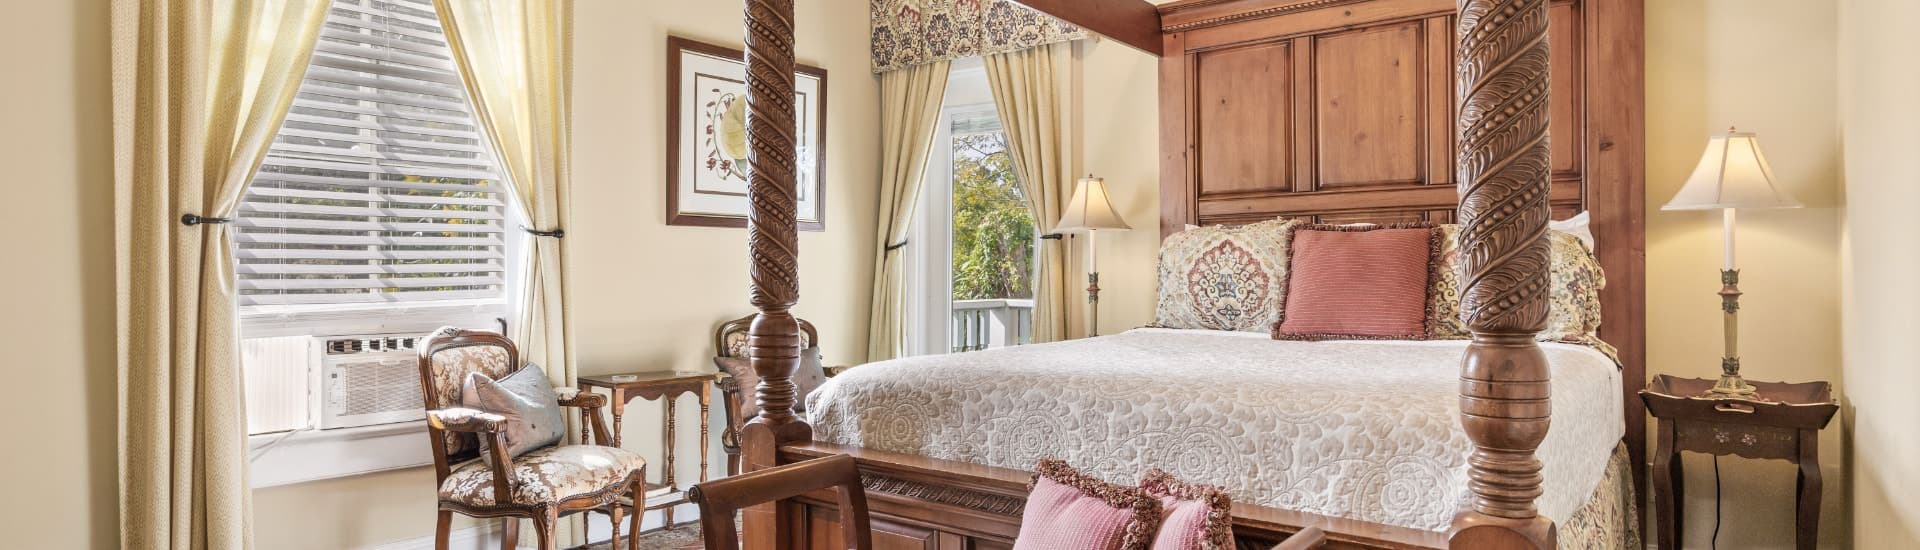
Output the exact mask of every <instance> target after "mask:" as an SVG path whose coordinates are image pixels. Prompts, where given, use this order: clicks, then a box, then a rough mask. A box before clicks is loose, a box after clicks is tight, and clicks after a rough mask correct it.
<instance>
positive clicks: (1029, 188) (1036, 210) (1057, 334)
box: [986, 44, 1073, 342]
mask: <svg viewBox="0 0 1920 550" xmlns="http://www.w3.org/2000/svg"><path fill="white" fill-rule="evenodd" d="M1070 47H1071V46H1070V45H1069V44H1052V45H1047V46H1040V47H1035V48H1028V49H1025V50H1020V51H1014V52H1007V53H998V54H992V55H988V56H986V68H987V86H988V87H990V88H992V89H993V106H994V109H995V110H996V111H998V112H999V115H1000V125H1001V126H1002V127H1004V128H1005V129H1006V133H1007V149H1008V151H1007V152H1008V153H1009V155H1010V156H1012V157H1013V165H1014V169H1015V172H1016V173H1017V174H1018V175H1019V177H1020V188H1021V190H1022V191H1024V192H1025V193H1026V195H1027V202H1028V208H1029V209H1030V210H1031V211H1032V212H1033V220H1034V223H1035V224H1036V225H1037V227H1035V229H1036V230H1037V231H1039V232H1041V233H1046V232H1048V231H1052V230H1053V226H1055V225H1057V224H1059V223H1060V209H1061V208H1062V207H1063V206H1064V205H1065V204H1066V201H1067V197H1068V195H1070V194H1071V193H1072V189H1071V188H1069V187H1067V186H1069V185H1072V184H1073V176H1072V170H1073V166H1072V165H1071V162H1072V159H1071V158H1070V157H1069V155H1070V153H1071V148H1070V147H1069V143H1070V142H1069V141H1068V140H1069V138H1070V136H1069V135H1068V128H1067V125H1066V121H1065V118H1066V112H1065V111H1066V109H1065V103H1064V102H1063V101H1062V100H1063V99H1064V98H1063V97H1062V90H1061V89H1060V88H1061V87H1062V86H1061V82H1060V74H1059V73H1058V72H1057V71H1058V70H1059V69H1058V68H1057V67H1056V65H1057V64H1058V62H1057V61H1056V60H1057V59H1058V58H1060V57H1062V56H1063V55H1064V54H1065V53H1066V50H1065V48H1070ZM1040 242H1041V243H1042V244H1041V245H1040V251H1039V253H1038V254H1037V255H1036V258H1035V259H1034V263H1036V264H1038V266H1037V267H1038V269H1037V272H1038V273H1037V274H1036V275H1035V277H1034V284H1033V294H1034V299H1033V304H1034V306H1033V307H1034V309H1033V341H1034V342H1051V341H1055V340H1062V339H1065V338H1067V312H1068V307H1069V306H1068V296H1069V293H1068V290H1067V289H1068V286H1067V264H1066V251H1065V250H1064V249H1063V247H1064V245H1063V244H1062V242H1063V241H1059V240H1041V241H1040Z"/></svg>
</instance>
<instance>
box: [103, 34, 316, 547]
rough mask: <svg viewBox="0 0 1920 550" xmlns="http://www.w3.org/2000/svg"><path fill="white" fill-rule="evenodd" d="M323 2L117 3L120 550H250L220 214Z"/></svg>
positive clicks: (269, 122)
mask: <svg viewBox="0 0 1920 550" xmlns="http://www.w3.org/2000/svg"><path fill="white" fill-rule="evenodd" d="M326 10H327V2H326V0H115V1H114V3H113V12H112V32H113V46H112V48H113V147H114V205H113V207H114V214H115V215H114V219H115V225H114V259H115V266H114V268H115V279H114V283H115V288H116V290H117V292H116V296H115V300H114V302H115V307H116V316H115V321H116V329H117V332H118V335H119V337H118V346H117V350H116V351H117V355H116V358H117V363H118V377H119V380H118V381H119V395H118V408H119V444H120V449H119V459H120V463H119V474H120V475H119V477H120V484H119V485H120V487H119V489H120V546H121V548H126V549H150V548H171V549H196V550H197V549H214V550H220V549H244V548H249V547H251V546H252V539H253V537H252V511H251V509H250V506H249V504H250V499H249V494H250V492H251V489H250V488H249V487H248V485H247V475H246V472H247V458H246V457H247V441H246V436H247V422H246V409H245V407H244V405H243V404H242V401H243V399H242V389H241V388H242V383H241V380H240V365H239V361H238V355H237V353H236V352H235V350H236V348H237V347H238V331H237V330H235V329H236V322H237V321H236V320H237V315H236V312H235V306H236V304H237V299H236V296H235V282H234V280H235V277H234V273H235V270H234V258H233V238H232V235H231V232H230V229H229V227H228V226H227V225H221V224H202V225H194V226H187V225H183V224H182V223H181V221H180V219H181V216H182V215H183V214H195V215H200V216H207V217H214V218H226V217H231V216H232V215H233V213H234V212H235V210H236V209H237V208H238V205H239V202H240V197H241V195H242V192H243V191H245V189H246V186H247V182H248V180H250V179H251V178H252V176H253V172H254V170H256V169H257V167H258V166H259V164H260V159H261V158H263V157H265V156H266V153H267V149H268V147H269V146H271V145H272V143H273V138H274V134H275V133H276V132H277V131H278V130H279V127H280V122H281V120H282V119H283V118H284V117H285V116H286V112H287V110H288V108H289V107H290V106H291V105H292V104H293V97H294V94H295V93H296V91H297V90H298V89H299V87H300V79H301V77H302V76H304V75H305V74H306V67H307V61H308V59H310V58H311V57H312V52H313V44H314V41H315V39H316V38H317V37H318V36H319V32H320V28H321V23H322V21H323V20H324V17H325V15H326Z"/></svg>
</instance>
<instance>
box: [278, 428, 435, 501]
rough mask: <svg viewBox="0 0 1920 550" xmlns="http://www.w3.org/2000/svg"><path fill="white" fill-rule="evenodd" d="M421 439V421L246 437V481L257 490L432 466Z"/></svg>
mask: <svg viewBox="0 0 1920 550" xmlns="http://www.w3.org/2000/svg"><path fill="white" fill-rule="evenodd" d="M426 434H427V423H426V421H424V420H421V421H415V422H400V423H395V424H382V425H378V426H365V427H360V428H341V429H334V430H323V431H322V430H310V431H302V432H295V433H294V434H292V435H287V434H285V433H273V434H262V435H255V436H249V437H248V438H247V450H248V451H249V452H250V453H251V454H252V455H257V458H255V459H253V461H252V464H251V468H252V471H251V475H250V476H249V478H250V481H251V482H252V484H253V488H255V489H260V488H265V487H277V486H281V485H291V484H295V483H305V482H309V481H320V480H324V479H334V478H340V477H347V476H354V475H360V474H368V473H373V472H381V471H386V470H397V469H401V468H413V467H417V466H425V465H429V464H433V451H432V449H431V447H430V446H429V445H428V442H427V439H426ZM282 437H284V438H285V439H283V440H282V439H281V438H282ZM275 440H280V442H279V443H277V444H275V443H273V442H274V441H275ZM269 445H271V448H268V446H269ZM262 449H265V450H264V451H262Z"/></svg>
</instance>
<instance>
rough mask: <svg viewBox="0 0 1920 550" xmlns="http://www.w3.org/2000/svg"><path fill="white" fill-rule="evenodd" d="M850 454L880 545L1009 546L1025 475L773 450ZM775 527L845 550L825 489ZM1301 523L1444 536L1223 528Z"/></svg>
mask: <svg viewBox="0 0 1920 550" xmlns="http://www.w3.org/2000/svg"><path fill="white" fill-rule="evenodd" d="M840 454H845V455H852V456H853V457H854V459H855V460H856V461H858V463H859V465H860V477H861V482H862V484H863V485H865V486H866V490H867V505H868V507H869V509H870V511H871V514H872V518H873V530H874V538H875V543H876V545H878V546H879V547H883V548H925V549H928V550H936V549H937V550H964V549H979V550H990V549H995V548H1011V547H1012V546H1013V538H1014V535H1016V534H1018V533H1019V531H1020V512H1021V510H1022V509H1023V507H1024V506H1025V504H1026V496H1027V484H1028V482H1029V481H1030V480H1031V479H1032V477H1033V473H1032V472H1027V471H1022V470H1014V469H1010V468H996V467H992V466H981V465H978V464H970V463H966V462H956V461H951V460H941V459H936V458H927V457H924V456H918V455H910V454H901V453H890V452H885V451H876V450H873V449H868V448H864V447H854V446H848V445H836V444H832V443H819V442H811V443H805V444H798V445H787V446H785V447H781V449H780V459H781V462H782V463H793V462H799V461H802V460H808V459H813V458H819V457H823V456H832V455H840ZM788 506H790V507H791V508H792V511H791V512H790V514H789V517H790V518H791V519H790V521H791V522H792V523H789V524H787V525H785V530H786V532H787V533H790V536H791V537H793V540H794V541H796V542H798V544H797V545H796V546H795V547H796V548H845V546H844V545H842V544H841V540H840V532H839V526H838V525H839V522H838V517H837V512H836V511H835V504H834V494H833V492H832V491H819V492H816V493H814V494H810V495H807V496H806V497H802V498H800V499H797V501H795V502H792V503H789V504H788ZM1308 527H1319V528H1320V529H1321V530H1322V531H1325V532H1326V533H1327V542H1326V544H1325V545H1324V546H1322V548H1332V549H1349V548H1352V549H1358V548H1387V549H1411V548H1446V547H1447V536H1446V534H1445V533H1437V532H1432V531H1421V530H1417V529H1408V528H1405V527H1396V526H1392V525H1384V524H1379V523H1372V522H1365V521H1357V520H1351V519H1344V518H1334V517H1327V516H1321V515H1316V514H1308V513H1303V512H1296V511H1292V510H1283V509H1279V508H1271V507H1266V506H1254V505H1251V504H1241V503H1234V505H1233V533H1234V537H1235V539H1236V540H1238V541H1240V543H1241V544H1242V545H1254V547H1256V548H1262V549H1264V548H1267V547H1269V546H1272V545H1274V544H1276V543H1279V542H1280V541H1282V540H1285V539H1286V538H1287V537H1288V536H1290V535H1292V534H1294V533H1297V532H1300V531H1301V530H1302V529H1306V528H1308Z"/></svg>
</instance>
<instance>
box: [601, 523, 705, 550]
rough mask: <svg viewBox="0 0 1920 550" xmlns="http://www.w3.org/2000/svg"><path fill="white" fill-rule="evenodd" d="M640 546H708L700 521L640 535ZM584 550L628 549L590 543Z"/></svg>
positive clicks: (662, 549)
mask: <svg viewBox="0 0 1920 550" xmlns="http://www.w3.org/2000/svg"><path fill="white" fill-rule="evenodd" d="M640 548H642V549H644V550H702V549H704V548H706V546H704V545H703V543H702V542H701V541H700V524H699V523H682V524H680V525H679V526H677V527H674V528H672V529H662V530H659V531H654V532H651V533H645V534H642V535H640ZM584 550H626V545H625V544H622V545H621V547H620V548H608V547H607V545H606V543H601V544H595V545H589V546H586V547H585V548H584Z"/></svg>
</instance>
